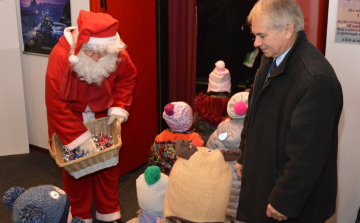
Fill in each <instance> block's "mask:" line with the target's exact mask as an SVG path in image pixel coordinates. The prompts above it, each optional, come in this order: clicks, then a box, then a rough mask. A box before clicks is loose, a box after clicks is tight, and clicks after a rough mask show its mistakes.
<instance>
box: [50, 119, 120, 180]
mask: <svg viewBox="0 0 360 223" xmlns="http://www.w3.org/2000/svg"><path fill="white" fill-rule="evenodd" d="M108 119H109V118H108V117H105V118H100V119H96V120H93V121H90V122H87V123H84V125H85V126H86V128H88V129H89V131H90V132H91V133H92V134H93V135H98V134H105V135H109V136H111V137H112V140H113V145H112V146H110V147H108V148H106V149H103V150H100V151H98V152H96V153H93V154H90V155H87V156H84V157H81V158H78V159H75V160H72V161H65V160H64V158H63V157H64V154H63V143H62V142H61V141H60V139H59V138H58V136H57V135H56V133H54V134H53V135H52V138H51V139H49V141H48V147H49V151H50V155H51V156H52V157H53V158H54V159H55V161H56V164H57V165H58V166H59V167H61V168H64V169H65V170H66V171H67V172H68V173H69V174H70V175H71V176H73V177H74V178H75V179H78V178H80V177H82V176H85V175H88V174H90V173H93V172H96V171H99V170H101V169H105V168H108V167H111V166H115V165H116V164H117V163H118V160H119V159H118V157H119V151H120V148H121V145H122V142H121V135H120V133H121V127H120V121H119V119H117V118H116V119H114V121H113V123H112V124H111V125H108V124H107V122H108Z"/></svg>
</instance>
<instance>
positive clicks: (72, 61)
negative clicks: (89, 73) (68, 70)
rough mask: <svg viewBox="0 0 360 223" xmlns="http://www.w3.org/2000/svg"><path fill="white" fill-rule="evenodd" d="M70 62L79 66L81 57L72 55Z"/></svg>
mask: <svg viewBox="0 0 360 223" xmlns="http://www.w3.org/2000/svg"><path fill="white" fill-rule="evenodd" d="M69 62H70V63H72V64H77V63H79V57H78V56H75V55H70V56H69Z"/></svg>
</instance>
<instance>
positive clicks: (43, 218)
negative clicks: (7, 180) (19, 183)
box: [4, 185, 85, 223]
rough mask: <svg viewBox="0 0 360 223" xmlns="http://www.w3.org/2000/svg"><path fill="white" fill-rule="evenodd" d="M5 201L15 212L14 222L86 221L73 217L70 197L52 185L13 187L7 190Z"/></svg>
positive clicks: (75, 222)
mask: <svg viewBox="0 0 360 223" xmlns="http://www.w3.org/2000/svg"><path fill="white" fill-rule="evenodd" d="M4 203H5V205H6V206H7V207H8V208H9V209H10V210H11V211H12V212H13V217H12V218H13V222H14V223H17V222H23V223H64V222H67V223H85V221H84V220H82V219H80V218H77V217H75V218H74V219H73V218H72V215H71V212H70V200H69V197H68V196H67V195H66V194H65V192H64V191H63V190H61V189H60V188H58V187H55V186H52V185H44V186H38V187H32V188H30V189H28V190H25V189H24V188H22V187H12V188H10V189H9V190H8V191H7V192H5V195H4Z"/></svg>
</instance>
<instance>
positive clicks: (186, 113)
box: [149, 101, 204, 175]
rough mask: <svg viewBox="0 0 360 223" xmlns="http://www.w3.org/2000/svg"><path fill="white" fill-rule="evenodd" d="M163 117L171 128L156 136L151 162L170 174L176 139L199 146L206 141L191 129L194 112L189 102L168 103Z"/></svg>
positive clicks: (150, 157) (173, 161) (150, 155)
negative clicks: (188, 141)
mask: <svg viewBox="0 0 360 223" xmlns="http://www.w3.org/2000/svg"><path fill="white" fill-rule="evenodd" d="M163 118H164V119H165V121H166V123H167V125H168V126H169V128H168V129H166V130H164V131H163V132H161V133H160V134H159V135H157V136H156V137H155V140H154V143H153V145H152V147H151V149H150V154H149V164H150V165H156V166H158V167H160V169H161V172H163V173H165V174H167V175H169V174H170V171H171V168H172V166H173V165H174V163H175V161H176V155H175V151H174V145H175V142H176V140H178V139H184V140H190V141H191V142H192V143H193V144H194V145H197V146H203V145H204V141H203V140H201V138H200V135H199V134H198V133H196V132H195V131H194V130H189V129H190V128H191V126H192V124H193V113H192V109H191V107H190V106H189V105H188V104H187V103H185V102H182V101H179V102H172V103H169V104H167V105H166V106H165V108H164V112H163Z"/></svg>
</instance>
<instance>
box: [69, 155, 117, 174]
mask: <svg viewBox="0 0 360 223" xmlns="http://www.w3.org/2000/svg"><path fill="white" fill-rule="evenodd" d="M118 162H119V157H118V156H115V157H113V158H111V159H108V160H105V161H104V162H101V163H97V164H94V165H92V166H88V167H86V168H84V169H81V170H79V171H76V172H72V173H69V174H70V175H71V176H73V177H74V178H75V179H79V178H80V177H83V176H85V175H88V174H91V173H94V172H96V171H99V170H102V169H105V168H108V167H112V166H116V165H117V164H118Z"/></svg>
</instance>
